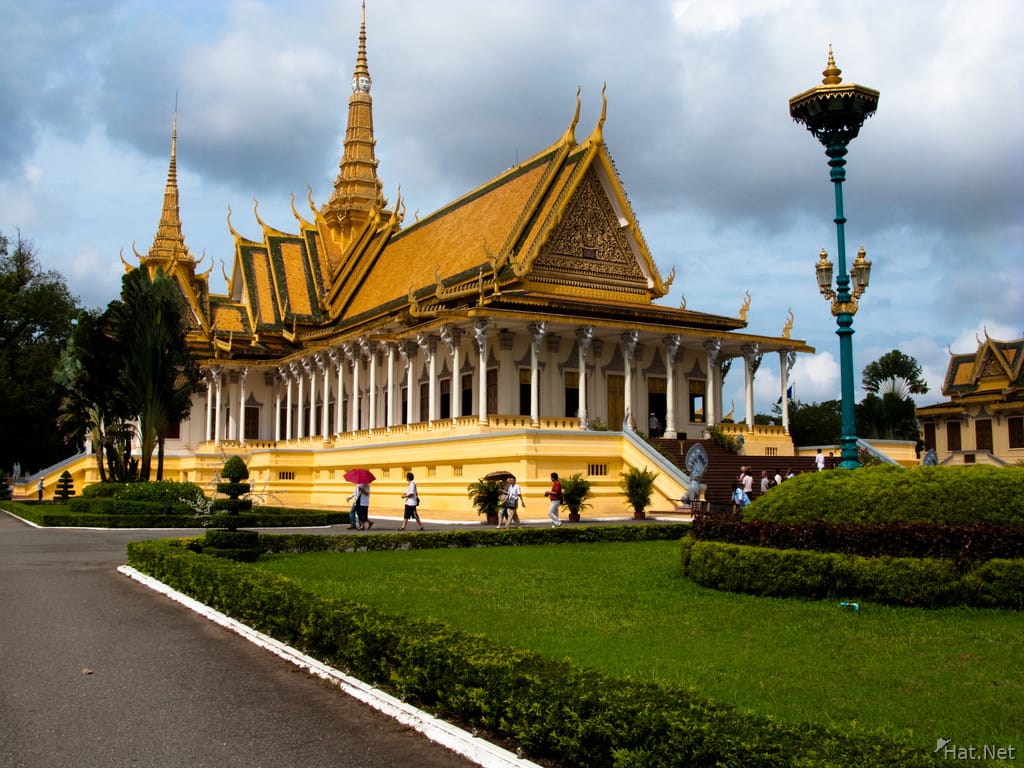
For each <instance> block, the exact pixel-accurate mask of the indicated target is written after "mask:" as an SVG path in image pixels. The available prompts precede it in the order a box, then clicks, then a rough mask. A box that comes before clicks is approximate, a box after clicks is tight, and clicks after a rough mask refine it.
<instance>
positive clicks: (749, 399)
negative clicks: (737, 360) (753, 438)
mask: <svg viewBox="0 0 1024 768" xmlns="http://www.w3.org/2000/svg"><path fill="white" fill-rule="evenodd" d="M743 363H744V365H743V370H744V373H745V376H744V390H745V392H744V394H745V395H746V398H745V399H746V409H747V419H746V420H747V431H748V432H753V431H754V375H755V374H756V373H757V366H758V365H760V363H761V356H760V354H759V353H758V346H757V344H746V345H744V347H743Z"/></svg>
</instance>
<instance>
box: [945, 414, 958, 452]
mask: <svg viewBox="0 0 1024 768" xmlns="http://www.w3.org/2000/svg"><path fill="white" fill-rule="evenodd" d="M946 450H947V451H959V450H960V422H959V421H947V422H946Z"/></svg>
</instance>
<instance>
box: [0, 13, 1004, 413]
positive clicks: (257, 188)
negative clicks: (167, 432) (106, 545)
mask: <svg viewBox="0 0 1024 768" xmlns="http://www.w3.org/2000/svg"><path fill="white" fill-rule="evenodd" d="M366 15H367V34H368V44H367V45H368V57H369V65H370V73H371V75H372V78H373V91H372V94H373V97H374V121H375V130H376V136H377V157H378V159H379V161H380V168H379V173H380V176H381V178H382V179H383V181H384V184H385V193H386V195H387V196H388V198H389V199H390V200H392V201H394V200H395V198H396V196H397V190H398V187H399V186H401V193H402V196H403V198H404V199H405V201H406V205H407V216H408V217H409V219H410V220H411V218H412V217H413V216H414V215H415V213H416V212H417V211H418V212H419V213H420V215H426V214H427V213H430V212H431V211H434V210H436V209H437V208H439V207H440V206H441V205H443V204H444V203H446V202H448V201H450V200H452V199H454V198H455V197H457V196H459V195H461V194H462V193H464V192H466V191H469V190H470V189H472V188H474V187H476V186H478V185H479V184H481V183H483V182H485V181H487V180H488V179H490V178H492V177H493V176H495V175H497V174H498V173H500V172H501V171H503V170H504V169H505V168H507V167H509V166H511V165H513V164H515V163H516V162H517V161H518V160H523V159H526V158H527V157H529V156H531V155H532V154H534V153H535V152H537V151H539V150H540V149H542V148H544V147H546V146H548V145H549V144H551V143H553V142H554V141H555V140H556V139H557V138H558V137H559V136H560V135H561V134H562V133H563V132H564V130H565V128H566V126H567V125H568V124H569V122H570V120H571V118H572V114H573V110H574V108H575V95H576V89H577V87H581V88H582V94H581V98H582V100H583V110H582V115H581V120H580V125H579V127H578V128H577V136H578V137H583V136H585V135H587V134H588V133H589V132H590V130H591V129H592V127H593V126H594V124H595V122H596V120H597V118H598V115H599V113H600V106H601V95H600V94H601V88H602V85H603V84H604V83H607V97H608V116H607V122H606V124H605V127H604V136H605V141H606V143H607V144H608V147H609V149H610V151H611V153H612V156H613V158H614V159H615V162H616V166H617V168H618V171H619V173H620V175H621V177H622V180H623V182H624V183H625V186H626V189H627V190H628V192H629V196H630V200H631V202H632V204H633V208H634V210H635V212H636V215H637V217H638V219H639V222H640V226H641V228H642V230H643V232H644V234H645V237H646V240H647V243H648V245H649V246H650V248H651V250H652V252H653V255H654V258H655V261H656V263H657V264H658V266H659V268H660V269H661V271H662V273H663V274H668V272H669V271H670V270H671V268H672V267H675V269H676V273H677V276H676V280H675V283H674V284H673V290H672V293H671V294H669V296H667V297H666V298H665V299H664V300H663V303H665V304H668V305H671V306H678V305H679V303H680V300H681V297H682V295H684V294H685V297H686V302H687V306H688V308H690V309H696V310H704V311H709V312H714V313H720V314H726V315H732V316H735V315H737V314H738V312H739V309H740V306H741V305H742V303H743V300H744V292H745V291H748V290H749V291H750V294H751V296H752V304H751V308H750V312H749V314H748V317H747V319H748V323H749V327H750V329H751V331H753V332H755V333H764V334H772V335H776V334H779V333H780V332H781V329H782V326H783V324H784V323H785V320H786V313H787V310H788V309H789V308H792V310H793V313H794V315H795V318H796V322H795V326H794V329H793V335H794V337H798V338H803V339H806V340H807V341H808V342H809V343H810V344H811V345H813V346H814V347H816V348H817V350H818V352H817V354H816V355H814V356H813V357H811V356H802V357H801V359H800V360H799V361H798V362H797V364H796V367H795V369H794V374H793V382H794V389H795V396H796V397H797V398H798V399H800V400H801V401H804V402H817V401H821V400H827V399H832V398H838V397H839V364H838V357H839V354H838V342H837V338H836V336H835V324H834V320H833V318H832V316H831V313H830V310H829V306H828V304H827V303H826V302H825V301H824V300H823V299H822V298H821V297H820V296H819V295H818V291H817V286H816V282H815V279H814V263H815V261H816V259H817V255H818V252H819V251H820V250H821V248H822V247H825V248H826V249H827V250H828V251H829V253H830V254H831V255H832V256H833V260H834V257H835V249H836V245H835V243H836V237H835V226H834V224H833V222H832V218H833V204H834V200H833V190H832V185H831V184H830V182H829V177H828V167H827V165H826V158H825V156H824V153H823V150H822V148H821V146H820V145H819V144H818V143H817V142H816V141H815V140H814V139H813V138H812V137H811V135H810V134H809V133H807V132H806V130H805V129H803V128H802V127H801V126H799V125H796V124H794V123H793V122H792V120H791V119H790V117H789V113H788V99H789V97H791V96H793V95H795V94H797V93H799V92H801V91H803V90H805V89H807V88H810V87H812V86H814V85H816V84H818V83H820V82H821V70H822V69H823V68H824V66H825V63H826V56H827V49H828V45H829V44H830V43H831V44H832V46H833V49H834V52H835V58H836V63H837V64H838V66H839V67H840V68H841V69H842V71H843V74H842V76H843V79H844V81H847V82H856V83H859V84H862V85H866V86H869V87H872V88H875V89H877V90H879V91H881V98H880V101H879V108H878V112H877V114H876V115H875V116H874V117H872V118H871V119H870V120H869V121H868V122H867V124H866V125H865V126H864V129H863V130H862V132H861V135H860V136H859V137H858V138H857V139H856V140H855V141H854V142H853V143H852V144H851V145H850V153H849V155H848V165H847V182H846V184H845V185H844V195H845V208H846V216H847V219H848V223H847V243H848V254H847V255H848V258H849V259H850V260H851V261H852V258H853V255H854V254H855V253H856V250H857V248H858V247H859V246H861V245H863V246H864V247H865V248H866V249H867V253H868V258H869V259H870V260H871V261H872V262H873V265H874V268H873V271H872V280H871V286H870V288H869V289H868V292H867V293H866V294H865V296H864V298H863V300H862V303H861V310H860V312H859V313H858V315H857V316H856V321H855V326H854V327H855V330H856V335H855V336H854V349H855V371H856V372H857V373H856V380H857V383H858V384H859V382H860V370H861V369H862V368H863V367H864V366H865V365H866V364H867V363H869V362H871V361H872V360H875V359H877V358H878V357H879V356H881V355H882V354H884V353H885V352H887V351H889V350H891V349H900V350H902V351H903V352H905V353H907V354H909V355H913V356H914V357H915V358H917V360H918V361H919V362H920V363H921V364H922V366H923V367H924V371H925V376H926V379H927V381H928V383H929V384H930V386H931V388H932V391H931V392H930V393H929V394H927V395H924V396H921V397H919V398H918V401H919V403H921V404H927V403H932V402H937V401H939V400H941V399H942V396H941V393H940V392H939V387H940V385H941V381H942V377H943V374H944V373H945V368H946V362H947V360H948V352H947V349H948V348H952V349H953V351H956V352H965V351H972V350H973V349H974V348H976V341H975V339H976V337H977V335H979V334H984V332H985V331H986V330H987V332H988V333H989V335H991V336H992V337H993V338H1002V339H1007V338H1017V337H1019V336H1021V335H1024V216H1022V203H1021V200H1022V198H1024V182H1022V178H1024V176H1022V171H1021V169H1024V102H1022V101H1021V100H1020V99H1019V98H1018V97H1017V96H1016V95H1014V94H1015V89H1016V88H1017V87H1018V86H1019V84H1020V81H1021V77H1022V75H1024V54H1022V47H1021V45H1020V43H1019V38H1020V35H1021V33H1022V32H1024V4H1021V3H1020V2H1018V0H972V1H971V2H962V0H901V1H900V2H892V0H858V1H857V2H853V1H850V2H843V3H837V2H835V1H834V0H678V1H677V2H661V1H655V0H636V2H631V3H625V2H621V1H618V2H612V0H505V1H504V2H503V1H502V0H494V1H493V2H479V0H437V1H436V2H429V3H428V2H424V1H423V0H367V9H366ZM359 19H360V2H359V0H302V1H301V2H300V0H236V1H234V2H210V0H178V1H177V2H174V3H170V2H156V1H155V0H153V1H151V2H146V1H144V0H80V1H78V2H76V1H75V0H36V2H34V3H32V4H29V3H23V2H10V3H4V4H3V7H2V9H0V50H3V52H4V55H3V59H2V62H0V232H3V233H4V234H5V235H7V236H9V237H14V236H16V235H17V232H18V231H19V230H20V233H21V236H22V237H23V238H25V239H27V240H29V241H31V242H32V243H33V245H34V246H35V249H36V252H37V256H38V259H39V261H40V262H41V264H42V266H43V267H44V268H45V269H53V270H57V271H59V272H60V273H62V274H63V275H64V276H65V278H66V280H67V282H68V285H69V286H70V288H71V290H72V292H73V293H74V294H75V295H77V296H78V297H79V298H80V300H81V302H82V304H83V305H84V306H86V307H102V306H105V305H106V304H107V302H109V301H110V300H111V299H113V298H115V297H116V296H117V294H118V292H119V288H120V276H121V274H122V271H123V270H122V266H121V261H120V258H119V255H118V254H119V253H120V252H121V251H123V252H124V253H125V256H126V258H127V259H129V261H133V257H132V246H133V244H134V246H135V247H136V248H138V250H139V251H141V252H145V251H146V249H148V247H149V245H150V244H151V243H152V240H153V236H154V234H155V231H156V225H157V222H158V219H159V214H160V208H161V205H162V200H163V189H164V183H165V180H166V175H167V163H168V156H169V149H170V132H171V123H172V117H173V114H174V110H175V102H176V100H177V112H178V179H179V187H180V191H181V214H182V219H183V222H184V231H185V239H186V242H187V243H188V245H189V247H190V248H191V249H192V251H193V252H194V253H195V254H196V256H197V257H198V256H200V255H202V254H203V253H204V252H205V254H206V255H207V259H209V258H211V257H212V258H213V259H214V263H215V265H216V266H215V268H214V271H213V273H212V274H211V279H212V288H213V290H215V291H217V292H223V291H225V290H226V285H225V283H224V281H223V279H222V278H221V277H220V275H221V267H220V264H221V262H222V261H223V262H224V263H225V264H226V265H227V268H228V269H230V263H231V254H232V238H231V236H230V233H229V232H228V228H227V224H226V216H227V210H228V206H231V208H232V209H233V211H234V215H233V217H232V222H233V224H234V226H235V228H236V229H238V230H239V231H240V232H241V233H242V234H243V235H247V236H250V237H257V236H258V235H259V228H258V226H257V224H256V222H255V219H254V218H253V216H252V206H253V199H254V198H255V199H257V200H259V204H260V208H259V212H260V216H261V218H262V219H263V220H264V221H266V222H267V223H268V224H270V225H271V226H276V227H278V228H281V229H285V230H288V231H293V230H294V229H295V222H294V219H293V217H292V215H291V213H290V203H289V200H290V196H291V194H292V193H294V194H295V195H296V197H297V198H298V199H299V200H300V201H302V200H304V198H305V196H306V189H307V186H311V187H312V189H313V197H314V200H315V201H316V202H317V203H318V204H319V203H322V202H324V201H325V200H326V199H327V198H328V196H329V193H330V190H331V185H332V182H333V179H334V176H335V174H336V173H337V164H338V160H339V159H340V157H341V140H342V137H343V132H344V121H345V116H346V109H347V100H348V96H349V93H350V90H351V86H350V80H351V76H352V71H353V68H354V65H355V56H356V49H357V42H358V41H357V38H358V30H359ZM1014 169H1016V170H1014ZM209 263H210V262H209V261H207V262H205V264H204V267H205V266H206V265H208V264H209ZM771 357H772V358H773V359H770V360H769V359H768V358H766V360H765V364H764V365H762V367H761V370H760V372H759V374H758V379H757V390H756V393H757V410H758V411H768V410H770V408H771V405H772V404H773V403H774V402H775V400H776V398H777V397H778V392H779V379H778V364H777V362H776V360H775V359H774V358H775V356H774V355H773V356H771ZM861 396H862V393H860V392H859V391H858V399H859V398H860V397H861ZM730 400H733V401H735V404H736V416H737V417H738V418H742V416H743V396H742V376H741V375H740V374H739V369H737V371H736V372H734V373H733V374H731V375H730V377H729V379H727V381H726V394H725V401H726V410H728V404H729V402H730Z"/></svg>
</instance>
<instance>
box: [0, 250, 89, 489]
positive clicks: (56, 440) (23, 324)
mask: <svg viewBox="0 0 1024 768" xmlns="http://www.w3.org/2000/svg"><path fill="white" fill-rule="evenodd" d="M77 312H78V300H77V299H76V298H74V297H73V296H72V295H71V292H70V291H69V290H68V287H67V285H66V283H65V282H64V278H63V276H61V275H60V274H59V273H58V272H53V271H44V270H43V269H41V267H40V265H39V263H38V261H37V259H36V254H35V251H34V249H33V247H32V244H31V243H30V242H28V241H26V240H23V239H22V237H21V233H19V234H18V237H17V240H15V241H11V240H9V239H8V238H7V237H5V236H4V235H3V233H0V424H2V425H3V431H4V434H5V435H6V436H7V437H6V439H4V440H0V466H4V467H11V466H13V464H14V463H15V462H19V463H20V464H21V466H22V467H24V468H26V469H28V470H30V471H34V470H36V469H42V468H44V467H48V466H50V465H51V464H54V463H55V462H57V461H59V460H60V459H62V458H65V457H66V456H67V450H68V449H67V448H66V447H65V445H64V443H63V441H62V440H61V437H60V434H59V432H58V430H57V429H56V419H57V415H58V408H59V404H60V390H59V387H58V386H57V384H56V383H55V382H54V381H53V377H52V374H53V369H54V366H55V365H56V364H57V361H58V359H59V357H60V350H61V347H62V346H63V344H64V341H65V339H67V337H68V334H69V333H70V331H71V323H72V319H73V318H74V317H75V315H76V314H77Z"/></svg>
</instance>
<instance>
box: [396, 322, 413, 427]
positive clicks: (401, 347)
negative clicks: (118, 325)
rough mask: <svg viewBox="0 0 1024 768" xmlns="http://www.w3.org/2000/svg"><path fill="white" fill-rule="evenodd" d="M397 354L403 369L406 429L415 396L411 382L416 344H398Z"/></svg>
mask: <svg viewBox="0 0 1024 768" xmlns="http://www.w3.org/2000/svg"><path fill="white" fill-rule="evenodd" d="M398 354H399V356H400V357H401V358H402V366H403V367H404V368H405V424H406V429H408V428H409V427H410V426H411V425H412V423H413V402H414V400H413V398H414V397H415V396H416V392H415V390H414V387H415V385H416V383H415V382H414V381H413V380H412V377H413V375H414V374H415V369H416V365H415V363H416V342H414V341H400V342H398Z"/></svg>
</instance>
